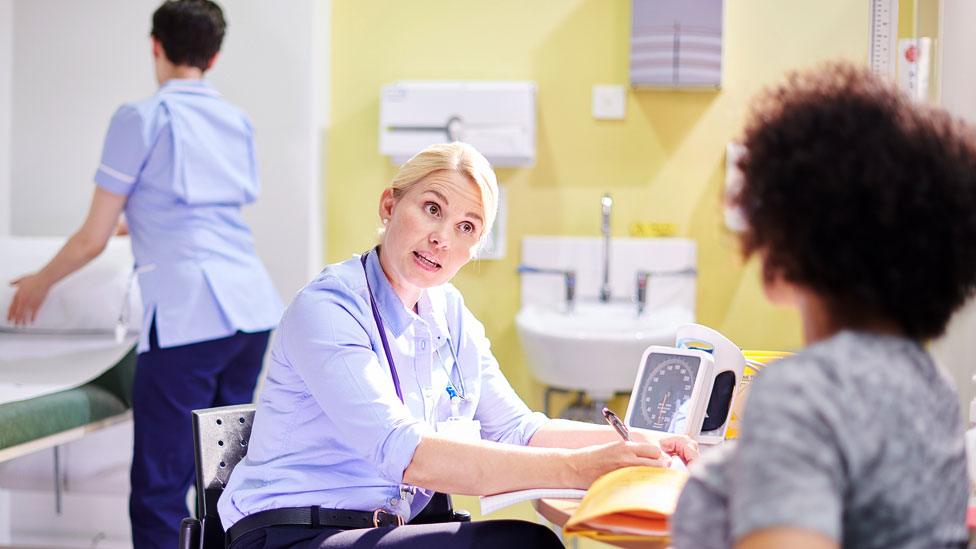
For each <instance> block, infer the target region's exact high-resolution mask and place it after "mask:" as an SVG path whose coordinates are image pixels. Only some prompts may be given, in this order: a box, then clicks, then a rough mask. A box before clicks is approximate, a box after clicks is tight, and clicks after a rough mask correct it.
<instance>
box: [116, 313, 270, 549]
mask: <svg viewBox="0 0 976 549" xmlns="http://www.w3.org/2000/svg"><path fill="white" fill-rule="evenodd" d="M269 333H270V332H267V331H265V332H257V333H243V332H238V333H236V334H234V335H232V336H229V337H225V338H221V339H214V340H210V341H204V342H201V343H193V344H190V345H180V346H178V347H170V348H166V349H160V348H159V345H158V343H157V338H156V326H155V323H153V325H152V328H151V329H150V332H149V344H150V349H149V351H147V352H144V353H141V354H139V356H138V357H137V359H136V375H135V382H134V386H133V390H132V418H133V423H134V424H135V447H134V449H133V456H132V471H131V481H132V493H131V495H130V497H129V518H130V520H131V522H132V544H133V546H134V547H135V549H143V548H154V547H163V548H166V549H172V548H173V547H176V546H177V543H178V540H179V525H180V521H181V520H182V519H183V518H184V517H186V516H187V509H186V492H187V490H188V489H189V487H190V485H191V484H192V483H193V480H194V476H195V473H194V463H193V428H192V424H191V419H190V411H191V410H195V409H198V408H210V407H213V406H225V405H230V404H244V403H247V402H251V400H252V398H253V394H254V386H255V384H256V383H257V378H258V375H259V374H260V372H261V364H262V362H263V360H264V353H265V350H266V349H267V346H268V335H269Z"/></svg>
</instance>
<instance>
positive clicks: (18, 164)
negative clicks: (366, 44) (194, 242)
mask: <svg viewBox="0 0 976 549" xmlns="http://www.w3.org/2000/svg"><path fill="white" fill-rule="evenodd" d="M0 1H4V2H10V1H11V0H0ZM12 2H13V5H14V9H13V18H12V20H13V23H12V24H13V44H14V47H13V63H12V67H13V73H12V74H13V77H12V80H13V101H12V108H13V116H12V130H11V131H12V135H13V144H12V147H10V148H8V150H11V156H12V170H11V184H10V185H11V204H12V210H13V211H12V216H11V219H12V224H11V232H12V233H13V234H15V235H67V234H70V232H71V231H73V230H74V229H75V228H77V227H78V225H79V224H80V223H81V221H82V220H83V219H84V216H85V213H86V210H87V204H88V202H89V201H90V198H91V193H92V192H93V187H94V185H93V183H92V176H93V175H94V172H95V167H96V166H97V165H98V160H99V155H100V152H101V146H102V140H103V138H104V133H105V130H106V128H107V127H108V121H109V118H110V117H111V115H112V112H113V111H114V110H115V109H116V108H117V107H118V106H119V105H120V104H121V103H123V102H125V101H133V100H138V99H142V98H145V97H148V96H150V95H152V93H153V92H154V91H155V88H156V83H155V80H154V77H153V71H152V60H151V57H150V45H149V38H148V34H149V29H150V17H151V14H152V12H153V10H154V9H155V8H156V7H157V6H158V4H159V1H158V0H86V1H85V2H77V1H76V0H43V1H37V0H12ZM318 3H323V2H321V0H320V1H319V2H318ZM324 3H325V4H326V6H327V5H328V2H324ZM224 4H225V5H224V6H223V7H224V10H225V14H226V17H227V21H228V31H227V38H226V40H225V43H224V48H223V53H222V55H221V58H220V59H218V62H217V64H216V66H215V67H214V69H213V70H212V71H211V73H210V74H209V78H210V80H211V81H212V82H213V83H214V84H215V85H216V86H217V88H218V89H219V90H220V91H221V93H223V95H224V96H225V97H226V98H227V99H228V100H229V101H231V102H233V103H236V104H238V105H239V106H241V107H242V108H243V109H244V110H245V111H247V112H248V114H249V115H250V116H251V118H252V120H253V122H254V127H255V133H256V142H257V150H258V162H259V164H260V167H261V178H262V183H263V192H262V196H261V198H260V199H259V201H258V203H257V204H256V205H254V206H251V207H249V208H247V209H246V210H245V216H246V218H247V220H248V222H249V223H250V224H251V228H252V229H253V231H254V234H255V241H256V245H257V248H258V252H259V254H260V255H261V257H262V259H264V261H265V264H266V265H267V266H268V269H269V271H270V272H271V276H272V278H273V279H274V280H275V283H276V285H277V287H278V289H279V291H280V292H281V293H282V296H283V297H284V298H285V300H286V301H287V300H288V299H290V297H291V296H292V295H293V294H294V292H295V291H296V290H297V289H298V288H300V287H301V286H302V285H303V284H304V283H305V282H306V281H307V280H308V278H309V275H310V274H311V273H313V272H316V271H317V270H318V269H319V267H320V263H321V261H320V259H319V258H320V254H321V246H320V245H319V243H320V242H321V224H320V223H319V219H318V212H319V210H318V208H312V207H310V205H316V206H317V205H318V203H319V199H318V196H319V189H318V187H319V185H320V178H319V168H320V166H319V164H320V161H319V157H320V150H321V146H320V143H319V128H318V123H319V121H320V120H321V117H320V114H319V111H320V107H321V102H320V101H319V100H318V97H319V90H320V89H323V88H327V86H326V85H325V84H327V82H324V81H323V80H322V79H321V78H320V77H319V76H318V75H317V74H316V73H317V72H318V71H317V69H318V67H319V66H320V63H319V59H318V57H319V55H320V54H321V50H320V49H316V48H315V47H313V46H314V40H315V34H316V33H315V32H314V31H315V29H316V28H319V27H321V26H322V23H321V22H318V21H316V18H317V17H318V19H322V17H323V16H324V17H326V18H327V17H328V14H329V10H328V9H321V6H317V2H316V1H315V0H302V1H290V2H248V1H244V0H228V1H226V2H224ZM52 13H56V14H57V17H52V16H51V14H52ZM327 26H328V22H327V21H326V23H325V27H327ZM0 29H2V27H0ZM6 35H9V33H3V32H0V37H2V36H6ZM324 74H325V75H326V77H327V75H328V73H324ZM0 99H2V96H0ZM0 196H2V195H0Z"/></svg>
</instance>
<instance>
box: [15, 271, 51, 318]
mask: <svg viewBox="0 0 976 549" xmlns="http://www.w3.org/2000/svg"><path fill="white" fill-rule="evenodd" d="M10 285H11V286H16V287H17V293H15V294H14V298H13V300H12V301H11V302H10V308H9V309H8V310H7V321H9V322H13V323H14V326H26V325H28V324H31V323H33V322H34V320H35V319H36V318H37V311H38V309H40V308H41V304H43V303H44V298H46V297H47V293H48V291H49V290H50V289H51V284H50V283H49V282H48V281H47V280H46V279H45V278H44V277H43V276H41V274H40V273H34V274H29V275H24V276H22V277H20V278H17V279H15V280H12V281H11V282H10Z"/></svg>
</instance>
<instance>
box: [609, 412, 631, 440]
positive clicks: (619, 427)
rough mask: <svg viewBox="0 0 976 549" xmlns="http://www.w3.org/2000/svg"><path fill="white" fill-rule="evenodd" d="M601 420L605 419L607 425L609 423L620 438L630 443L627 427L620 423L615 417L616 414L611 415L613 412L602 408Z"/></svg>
mask: <svg viewBox="0 0 976 549" xmlns="http://www.w3.org/2000/svg"><path fill="white" fill-rule="evenodd" d="M603 418H604V419H606V420H607V423H609V424H610V426H611V427H613V428H614V429H615V430H616V431H617V434H619V435H620V438H622V439H624V440H626V441H627V442H630V431H628V430H627V426H626V425H624V422H622V421H620V418H619V417H617V414H615V413H613V410H611V409H610V408H607V407H604V408H603Z"/></svg>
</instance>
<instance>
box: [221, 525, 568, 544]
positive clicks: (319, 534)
mask: <svg viewBox="0 0 976 549" xmlns="http://www.w3.org/2000/svg"><path fill="white" fill-rule="evenodd" d="M285 547H295V548H300V549H352V548H360V547H362V548H366V547H376V548H382V549H417V548H423V549H438V548H451V549H468V548H471V549H474V548H480V547H501V548H503V549H513V548H518V549H522V548H523V547H524V548H535V547H538V548H543V549H563V544H562V542H561V541H559V538H558V537H557V536H556V534H554V533H553V532H552V530H550V529H548V528H546V527H545V526H542V525H541V524H534V523H531V522H525V521H522V520H486V521H477V522H444V523H438V524H408V525H406V526H398V527H396V528H360V529H356V530H342V529H339V528H321V529H314V530H313V529H312V528H309V527H307V526H271V527H268V528H260V529H258V530H255V531H253V532H249V533H247V534H245V535H243V536H241V537H240V538H239V539H236V540H234V543H233V544H231V549H279V548H281V549H284V548H285Z"/></svg>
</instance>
